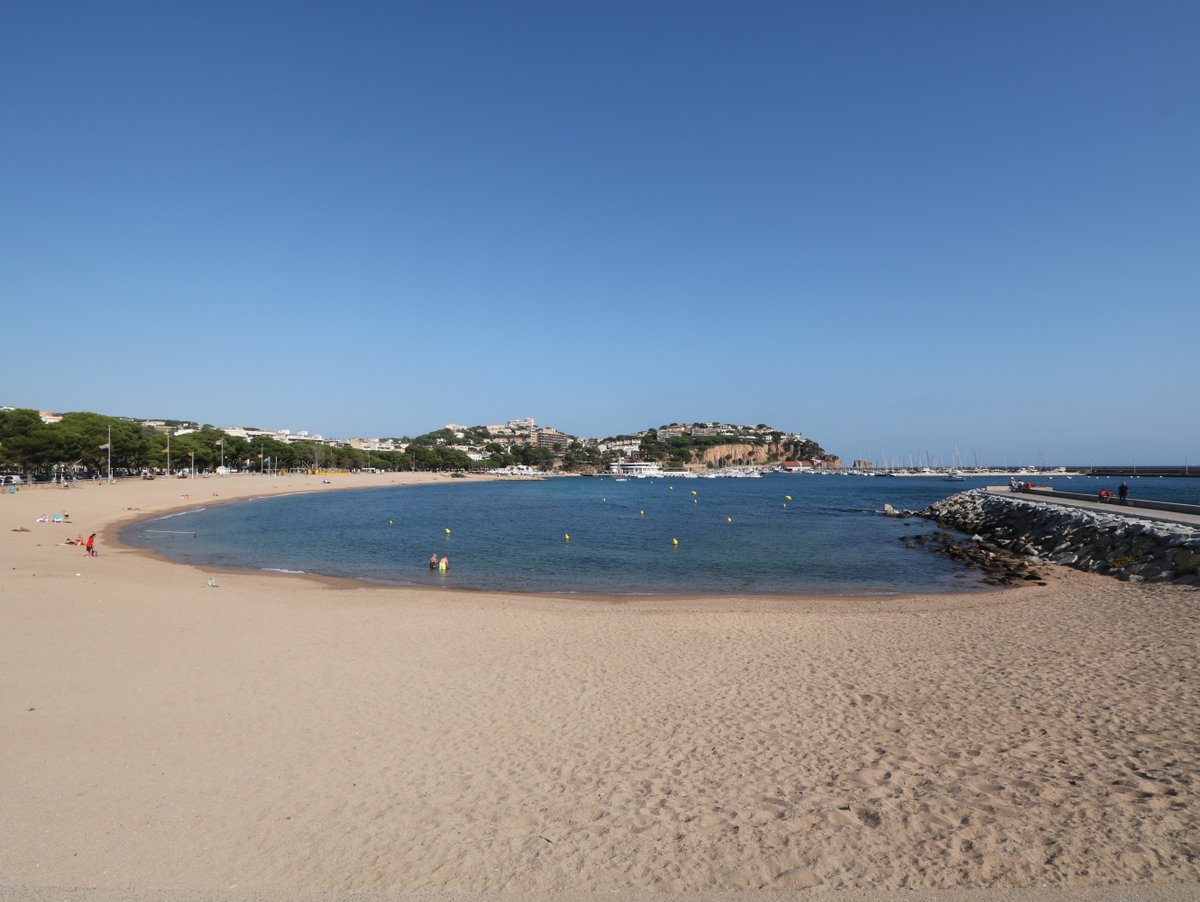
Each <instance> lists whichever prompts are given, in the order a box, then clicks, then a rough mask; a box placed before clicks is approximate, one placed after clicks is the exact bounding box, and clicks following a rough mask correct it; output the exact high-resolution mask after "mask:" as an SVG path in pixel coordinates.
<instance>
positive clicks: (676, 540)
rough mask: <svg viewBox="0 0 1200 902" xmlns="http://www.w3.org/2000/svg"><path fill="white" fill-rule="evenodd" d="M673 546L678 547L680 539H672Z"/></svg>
mask: <svg viewBox="0 0 1200 902" xmlns="http://www.w3.org/2000/svg"><path fill="white" fill-rule="evenodd" d="M671 544H672V545H675V546H677V545H679V540H678V539H672V540H671Z"/></svg>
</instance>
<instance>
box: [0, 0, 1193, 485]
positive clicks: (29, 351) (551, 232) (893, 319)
mask: <svg viewBox="0 0 1200 902" xmlns="http://www.w3.org/2000/svg"><path fill="white" fill-rule="evenodd" d="M1198 33H1200V6H1198V5H1197V4H1195V3H1184V2H1180V3H1147V4H1138V5H1136V6H1131V5H1129V4H1116V3H1060V4H1040V3H1011V4H957V3H933V2H926V3H913V4H895V3H865V2H864V3H853V4H816V3H799V2H788V3H774V2H766V3H752V4H740V3H739V4H734V3H723V4H718V3H644V2H640V3H632V2H629V3H622V2H605V3H519V2H516V3H453V2H450V3H423V4H402V3H332V2H330V3H304V2H301V3H295V2H292V3H207V4H187V5H184V4H171V3H166V4H164V3H153V2H147V3H136V4H135V3H121V2H113V3H105V4H96V3H76V4H72V3H41V4H34V3H23V4H10V5H8V6H7V7H6V9H5V11H4V13H3V28H0V84H3V85H4V88H3V90H2V91H0V122H3V126H2V128H0V173H2V175H0V293H2V295H3V303H2V307H3V310H4V311H5V313H4V325H3V326H2V327H0V328H2V329H3V332H4V337H5V339H6V340H5V341H4V353H3V355H0V404H13V405H17V406H36V407H41V408H44V409H51V410H60V411H64V410H97V411H101V412H105V413H113V414H119V415H130V416H155V417H178V418H189V419H198V420H200V421H203V422H210V423H213V424H215V425H235V424H241V425H252V426H260V427H264V428H292V429H309V430H312V431H320V432H323V433H325V434H329V435H338V436H350V435H368V436H377V435H403V434H417V433H420V432H425V431H428V430H430V429H433V428H437V427H439V426H440V425H441V424H443V423H445V422H447V421H453V422H458V423H465V424H476V423H489V422H497V421H500V420H504V419H508V418H512V417H520V416H536V417H537V418H538V419H539V421H541V422H543V423H545V424H548V425H554V426H556V427H558V428H560V429H563V430H565V431H568V432H572V433H576V434H582V435H610V434H615V433H619V432H628V431H634V430H637V429H641V428H645V427H647V426H654V425H658V424H660V423H666V422H673V421H682V422H690V421H693V420H729V421H734V422H748V423H759V422H765V423H770V424H773V425H775V426H778V427H781V428H785V429H795V430H798V431H802V432H804V433H805V434H807V435H809V436H811V437H813V438H815V439H816V440H818V441H819V442H821V443H822V444H823V445H824V446H825V447H826V448H827V449H829V450H831V451H834V452H836V453H839V454H841V455H842V456H843V457H845V458H847V459H849V458H852V457H859V456H866V457H871V458H876V459H878V458H879V457H880V455H884V456H887V457H890V458H894V459H898V460H901V461H904V462H907V460H908V458H909V457H910V456H917V455H924V454H930V455H939V456H940V457H941V458H942V459H943V460H944V461H947V462H948V461H949V460H950V459H951V455H952V453H953V449H954V447H956V446H957V448H958V449H959V455H960V457H961V458H962V459H963V460H964V461H965V462H971V461H972V460H973V459H974V458H975V457H976V456H978V458H979V459H980V460H981V461H987V462H996V463H1000V462H1002V461H1003V462H1007V463H1010V464H1013V463H1039V462H1042V461H1045V462H1055V463H1090V462H1095V463H1102V462H1117V463H1121V462H1128V461H1129V460H1131V459H1134V458H1136V460H1137V461H1138V462H1144V463H1147V464H1149V463H1153V462H1176V461H1182V460H1183V459H1184V458H1185V457H1189V458H1190V459H1191V460H1193V461H1200V403H1198V402H1197V388H1196V386H1197V384H1198V379H1197V376H1198V375H1200V366H1198V365H1197V359H1198V357H1200V354H1198V347H1200V297H1198V295H1200V165H1198V163H1197V161H1200V54H1198V53H1196V51H1195V36H1196V35H1197V34H1198Z"/></svg>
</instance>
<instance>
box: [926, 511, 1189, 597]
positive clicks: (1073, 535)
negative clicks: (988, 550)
mask: <svg viewBox="0 0 1200 902" xmlns="http://www.w3.org/2000/svg"><path fill="white" fill-rule="evenodd" d="M920 516H922V517H925V518H927V519H931V520H936V521H937V522H938V524H940V525H941V526H944V527H946V528H948V529H956V530H958V531H960V532H965V533H967V534H968V535H971V536H972V537H974V538H975V540H976V541H978V542H980V543H984V544H986V545H993V546H996V547H997V548H1001V549H1004V550H1007V551H1011V552H1013V553H1015V554H1021V555H1025V556H1026V557H1030V558H1034V559H1035V562H1042V561H1048V562H1050V563H1053V564H1063V565H1066V566H1068V567H1075V568H1077V569H1079V570H1087V571H1089V572H1093V573H1104V574H1108V575H1110V576H1114V577H1116V578H1118V579H1123V580H1148V581H1155V582H1176V583H1182V584H1185V585H1192V586H1200V529H1197V528H1195V527H1193V526H1186V525H1182V524H1173V523H1154V522H1151V521H1149V520H1143V519H1139V518H1137V517H1132V516H1125V515H1121V514H1106V513H1105V514H1102V513H1097V512H1094V511H1090V510H1083V509H1079V508H1070V507H1062V506H1058V505H1053V504H1041V503H1037V502H1032V501H1023V500H1021V499H1019V498H1016V497H1011V496H1006V495H996V494H991V493H989V492H987V491H986V490H983V489H972V490H971V491H968V492H960V493H959V494H957V495H952V496H951V497H949V498H946V499H945V500H943V501H939V502H937V503H936V504H933V505H930V506H929V507H928V508H926V509H925V510H923V511H920Z"/></svg>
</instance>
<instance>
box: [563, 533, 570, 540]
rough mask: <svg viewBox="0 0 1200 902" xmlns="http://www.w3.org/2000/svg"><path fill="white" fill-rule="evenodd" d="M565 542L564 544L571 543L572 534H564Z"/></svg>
mask: <svg viewBox="0 0 1200 902" xmlns="http://www.w3.org/2000/svg"><path fill="white" fill-rule="evenodd" d="M563 541H564V542H569V541H571V534H570V533H569V532H564V533H563Z"/></svg>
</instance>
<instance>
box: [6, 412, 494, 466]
mask: <svg viewBox="0 0 1200 902" xmlns="http://www.w3.org/2000/svg"><path fill="white" fill-rule="evenodd" d="M110 435H111V451H112V457H111V460H112V467H113V470H114V472H118V473H120V472H140V471H143V470H149V471H153V472H168V471H169V472H177V471H179V470H181V469H183V468H189V469H190V468H191V467H192V466H193V465H194V466H195V468H196V470H198V471H211V470H215V469H216V468H217V467H219V466H222V465H224V466H226V467H228V468H229V469H231V470H281V469H306V470H316V469H338V470H360V469H363V468H366V467H375V468H377V469H381V470H414V469H415V470H463V469H468V468H470V467H471V466H473V465H477V464H475V462H473V461H472V460H471V459H470V458H468V457H467V455H466V454H464V453H463V452H462V451H458V450H455V449H453V448H448V447H445V446H427V445H410V446H409V448H408V449H407V450H406V451H362V450H359V449H357V448H351V447H349V446H348V445H342V446H330V445H325V444H322V443H320V442H305V441H298V442H291V443H285V442H280V441H277V440H275V439H272V438H265V437H264V438H261V439H258V438H256V439H253V440H247V439H243V438H238V437H236V436H231V435H228V434H226V433H225V432H224V431H222V430H220V429H217V428H215V427H213V426H202V427H201V428H200V429H199V430H197V431H195V432H189V433H187V434H185V435H173V436H168V435H166V434H164V433H161V432H158V431H156V430H155V429H153V428H152V427H143V426H141V425H139V424H138V423H136V422H134V421H132V420H125V419H120V418H118V417H108V416H103V415H102V414H97V413H68V414H64V415H63V417H62V419H61V420H60V421H59V422H57V423H49V424H47V423H43V422H42V419H41V417H40V416H39V415H38V412H37V411H35V410H6V411H0V469H4V470H13V471H17V472H20V473H23V474H25V475H26V476H27V477H33V476H38V475H46V474H48V473H61V474H64V475H79V474H80V473H107V468H108V462H109V459H110V458H109V447H108V445H109V444H110V438H109V436H110Z"/></svg>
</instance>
